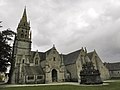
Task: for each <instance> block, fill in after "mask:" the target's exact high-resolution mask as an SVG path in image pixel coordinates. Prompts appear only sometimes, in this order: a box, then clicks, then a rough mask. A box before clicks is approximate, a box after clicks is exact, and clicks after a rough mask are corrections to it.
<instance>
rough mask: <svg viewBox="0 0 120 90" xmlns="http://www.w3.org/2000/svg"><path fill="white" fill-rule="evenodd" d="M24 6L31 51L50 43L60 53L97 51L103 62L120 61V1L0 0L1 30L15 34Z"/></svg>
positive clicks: (46, 46)
mask: <svg viewBox="0 0 120 90" xmlns="http://www.w3.org/2000/svg"><path fill="white" fill-rule="evenodd" d="M24 6H26V7H27V16H28V20H30V22H31V31H32V42H33V43H32V50H35V51H36V50H37V49H38V50H39V51H46V50H48V49H49V48H51V47H52V45H53V44H55V45H56V48H57V49H58V51H59V52H60V53H69V52H72V51H75V50H78V49H81V47H87V49H88V52H90V51H92V50H94V49H96V51H97V53H98V55H99V56H100V58H101V59H102V60H103V61H105V62H119V61H120V41H119V40H120V30H119V29H120V0H0V20H2V21H3V22H2V25H3V26H4V27H3V28H2V29H6V28H11V29H12V30H14V31H16V28H17V25H18V23H19V21H20V19H21V17H22V14H23V9H24Z"/></svg>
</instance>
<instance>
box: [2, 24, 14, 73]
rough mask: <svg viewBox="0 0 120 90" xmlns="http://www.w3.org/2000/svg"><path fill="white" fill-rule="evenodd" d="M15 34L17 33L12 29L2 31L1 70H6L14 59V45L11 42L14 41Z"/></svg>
mask: <svg viewBox="0 0 120 90" xmlns="http://www.w3.org/2000/svg"><path fill="white" fill-rule="evenodd" d="M0 23H1V22H0ZM0 27H2V26H0ZM14 35H15V33H14V32H13V31H12V30H10V29H7V30H3V31H0V72H5V71H6V70H7V66H8V65H9V63H8V62H11V61H12V47H11V46H10V44H9V42H11V41H12V37H13V36H14Z"/></svg>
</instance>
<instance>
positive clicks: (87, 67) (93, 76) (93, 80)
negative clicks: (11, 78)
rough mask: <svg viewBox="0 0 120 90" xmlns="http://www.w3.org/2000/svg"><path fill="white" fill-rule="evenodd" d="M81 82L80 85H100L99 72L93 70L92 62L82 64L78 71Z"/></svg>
mask: <svg viewBox="0 0 120 90" xmlns="http://www.w3.org/2000/svg"><path fill="white" fill-rule="evenodd" d="M80 77H81V82H80V84H102V83H103V82H102V80H101V78H100V72H99V70H96V69H94V66H93V63H92V62H86V63H85V64H83V67H82V70H81V71H80Z"/></svg>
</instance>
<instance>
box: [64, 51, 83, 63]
mask: <svg viewBox="0 0 120 90" xmlns="http://www.w3.org/2000/svg"><path fill="white" fill-rule="evenodd" d="M80 51H81V49H80V50H77V51H75V52H72V53H69V54H67V55H63V61H64V64H65V65H69V64H74V63H75V62H76V60H77V58H78V56H79V54H80Z"/></svg>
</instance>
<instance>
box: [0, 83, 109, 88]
mask: <svg viewBox="0 0 120 90" xmlns="http://www.w3.org/2000/svg"><path fill="white" fill-rule="evenodd" d="M48 85H76V86H103V85H109V83H103V84H99V85H82V84H79V83H75V82H64V83H49V84H23V85H0V87H3V88H5V87H25V86H48Z"/></svg>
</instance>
